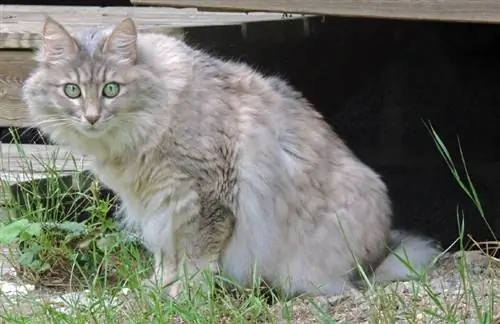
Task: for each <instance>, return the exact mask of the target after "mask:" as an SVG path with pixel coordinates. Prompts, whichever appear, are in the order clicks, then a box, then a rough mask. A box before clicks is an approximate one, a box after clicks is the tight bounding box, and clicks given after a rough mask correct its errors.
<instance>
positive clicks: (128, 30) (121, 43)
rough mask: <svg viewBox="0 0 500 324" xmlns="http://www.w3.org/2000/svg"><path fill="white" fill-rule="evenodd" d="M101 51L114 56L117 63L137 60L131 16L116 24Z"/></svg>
mask: <svg viewBox="0 0 500 324" xmlns="http://www.w3.org/2000/svg"><path fill="white" fill-rule="evenodd" d="M102 51H103V53H105V54H112V55H114V56H116V58H117V59H118V62H119V63H125V64H135V62H136V61H137V29H136V27H135V23H134V21H133V20H132V19H131V18H126V19H125V20H123V21H122V22H121V23H120V24H118V25H117V26H116V27H115V28H114V29H113V31H112V32H111V35H109V37H108V39H106V42H105V43H104V45H103V48H102Z"/></svg>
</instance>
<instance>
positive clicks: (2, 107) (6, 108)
mask: <svg viewBox="0 0 500 324" xmlns="http://www.w3.org/2000/svg"><path fill="white" fill-rule="evenodd" d="M34 67H35V62H34V60H33V52H32V51H25V50H24V51H1V50H0V127H8V126H15V127H24V126H30V122H29V119H28V111H27V108H26V105H25V104H24V103H23V102H22V100H21V85H22V82H23V81H24V80H25V79H26V78H27V77H28V75H29V73H30V71H31V70H32V69H33V68H34Z"/></svg>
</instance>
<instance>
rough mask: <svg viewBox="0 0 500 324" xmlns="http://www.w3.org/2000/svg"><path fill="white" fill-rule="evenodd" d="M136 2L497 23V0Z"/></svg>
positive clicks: (499, 9)
mask: <svg viewBox="0 0 500 324" xmlns="http://www.w3.org/2000/svg"><path fill="white" fill-rule="evenodd" d="M131 1H132V3H133V4H136V5H149V6H161V7H178V8H190V7H197V8H201V9H208V10H229V11H244V12H252V11H259V12H288V13H304V14H316V15H333V16H348V17H373V18H397V19H418V20H445V21H464V22H487V23H500V1H499V0H376V1H374V0H240V1H233V0H131Z"/></svg>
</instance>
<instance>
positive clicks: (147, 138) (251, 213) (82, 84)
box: [23, 18, 440, 297]
mask: <svg viewBox="0 0 500 324" xmlns="http://www.w3.org/2000/svg"><path fill="white" fill-rule="evenodd" d="M42 36H43V37H42V39H43V42H42V46H41V48H40V50H39V51H38V52H37V56H36V59H37V61H38V66H37V68H36V69H35V70H34V71H33V73H32V74H31V75H30V76H29V78H28V79H27V80H26V81H25V83H24V86H23V98H24V100H25V102H26V104H27V105H28V107H29V111H30V114H31V116H32V118H33V121H34V123H35V124H36V125H37V126H38V127H40V128H41V130H42V131H44V132H46V133H48V134H49V135H50V137H51V138H52V139H53V141H54V142H56V143H57V144H61V145H67V146H69V147H70V148H71V149H72V150H73V151H74V152H77V153H80V154H84V155H87V156H89V157H92V158H93V160H94V172H95V174H96V175H97V176H98V177H99V178H100V179H101V180H102V182H104V183H105V184H106V185H107V186H109V187H110V188H111V189H112V190H114V191H115V192H116V193H117V194H118V195H119V197H120V199H121V201H122V204H123V207H124V218H123V222H124V224H125V225H126V226H128V227H129V228H132V229H134V230H137V231H138V232H139V233H140V234H141V236H142V239H143V241H144V244H145V246H146V247H147V248H148V249H149V250H150V251H151V252H152V253H153V254H154V257H155V260H156V271H155V273H154V275H153V277H152V278H151V280H153V283H160V284H162V285H166V286H168V292H169V293H170V295H171V296H173V297H175V296H177V295H178V294H179V293H180V292H181V291H182V289H183V286H182V282H183V281H182V280H178V279H179V278H180V274H181V272H180V271H181V266H182V265H185V266H186V267H185V269H187V271H188V273H187V275H193V274H195V273H197V272H198V270H202V269H209V270H210V271H219V270H222V271H223V273H224V274H226V275H227V276H230V277H231V278H233V279H234V280H236V281H237V282H238V283H240V284H242V285H250V284H252V278H253V276H254V275H257V276H259V277H261V278H263V280H264V281H266V282H267V283H268V284H269V285H271V286H274V287H277V288H280V289H281V290H282V291H283V292H284V293H285V294H287V295H289V296H290V295H296V294H299V293H308V294H312V295H326V296H330V295H334V294H338V293H340V292H342V290H343V289H345V288H349V287H354V286H355V285H356V281H355V280H354V277H355V276H353V273H356V268H357V265H359V266H361V268H363V269H365V270H370V269H371V270H373V271H369V272H368V275H369V277H370V278H371V279H375V280H376V281H380V282H387V281H392V280H402V279H406V278H408V277H409V275H410V274H411V271H410V270H409V269H408V268H407V267H406V265H404V264H403V262H401V260H400V257H402V258H403V259H405V260H406V259H407V260H408V261H409V262H410V263H411V264H412V266H413V267H414V268H415V269H417V270H419V269H420V270H422V269H425V268H426V267H427V265H428V264H430V263H431V261H432V260H433V259H434V257H436V256H437V255H438V254H439V251H440V250H439V247H438V246H437V245H436V244H434V243H433V241H432V240H430V239H427V238H424V237H419V236H416V235H411V234H408V233H402V232H398V231H394V230H391V218H392V212H391V203H390V200H389V198H388V194H387V189H386V186H385V185H384V183H383V181H382V180H381V178H380V177H379V175H378V174H376V173H375V172H374V171H373V170H372V169H370V168H369V167H368V166H366V165H365V164H363V163H362V162H361V161H359V160H358V159H357V158H356V157H355V155H354V154H353V153H352V152H351V151H350V150H349V148H348V147H347V146H346V145H345V144H344V142H343V141H342V140H341V139H340V138H339V137H338V136H337V135H336V134H335V133H334V131H333V130H332V129H331V127H330V126H329V125H328V124H327V123H326V122H325V121H324V120H323V118H322V116H321V115H320V114H319V113H318V112H317V111H316V110H314V108H313V107H312V105H311V104H310V103H309V102H308V101H307V100H306V99H304V98H303V97H302V95H301V94H300V93H299V92H297V91H295V90H294V89H293V88H292V87H291V86H289V85H288V84H287V83H286V82H285V81H283V80H281V79H279V78H277V77H269V76H264V75H262V74H260V73H259V72H257V71H255V70H253V69H252V68H250V67H249V66H248V65H245V64H242V63H235V62H230V61H224V60H220V59H218V58H215V57H212V56H210V55H208V54H206V53H204V52H202V51H200V50H196V49H194V48H191V47H189V46H188V45H186V44H185V43H184V42H183V41H181V40H179V39H177V38H174V37H171V36H167V35H160V34H148V33H138V32H137V29H136V26H135V23H134V21H133V20H132V19H125V20H123V21H122V22H121V23H120V24H118V25H117V26H115V27H114V28H103V29H89V30H86V31H81V32H78V33H75V34H73V35H72V34H70V33H69V32H68V31H67V30H66V29H65V28H64V27H62V26H61V25H60V24H59V23H57V22H56V21H54V20H53V19H52V18H47V20H46V22H45V25H44V27H43V35H42ZM391 251H392V252H394V253H391ZM397 254H399V257H398V256H397ZM182 269H184V268H182ZM254 270H255V271H256V272H254ZM158 281H159V282H158Z"/></svg>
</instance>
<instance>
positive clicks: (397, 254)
mask: <svg viewBox="0 0 500 324" xmlns="http://www.w3.org/2000/svg"><path fill="white" fill-rule="evenodd" d="M389 250H390V251H389V253H388V254H387V256H386V257H385V258H384V259H383V260H382V262H381V263H380V264H379V265H378V266H377V267H376V269H375V271H374V273H373V279H374V280H375V281H376V282H390V281H397V280H406V279H409V278H415V277H418V275H419V274H421V273H422V271H424V270H427V269H428V268H429V266H431V265H432V263H433V262H434V261H435V260H436V259H437V257H438V256H439V255H440V254H441V252H442V249H441V246H440V245H439V244H438V243H437V242H436V241H434V240H432V239H429V238H426V237H423V236H419V235H415V234H411V233H408V232H404V231H399V230H393V231H391V233H390V237H389Z"/></svg>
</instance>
